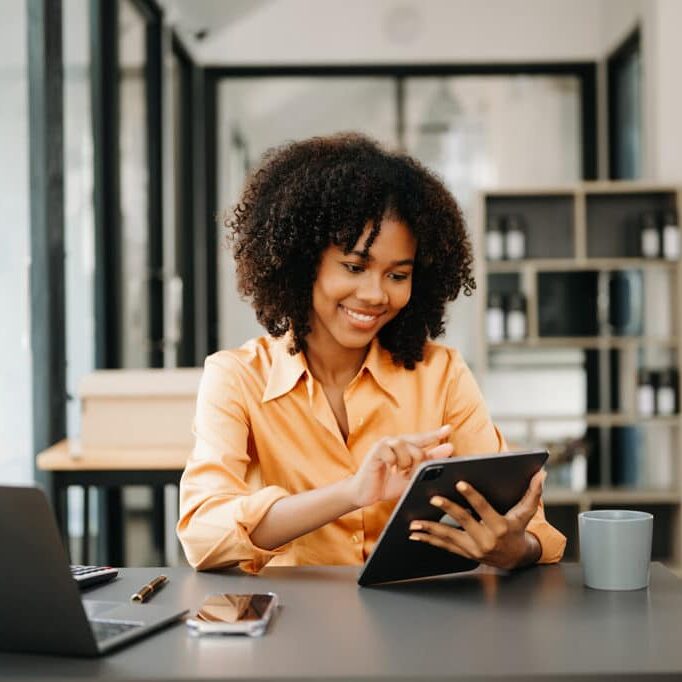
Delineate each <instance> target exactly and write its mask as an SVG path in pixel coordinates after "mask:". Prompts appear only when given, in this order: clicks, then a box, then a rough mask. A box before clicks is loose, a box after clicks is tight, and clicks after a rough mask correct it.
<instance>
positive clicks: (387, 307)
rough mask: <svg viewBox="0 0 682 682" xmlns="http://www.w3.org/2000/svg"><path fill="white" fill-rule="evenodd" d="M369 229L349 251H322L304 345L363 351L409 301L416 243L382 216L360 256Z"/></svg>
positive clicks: (402, 226) (407, 232)
mask: <svg viewBox="0 0 682 682" xmlns="http://www.w3.org/2000/svg"><path fill="white" fill-rule="evenodd" d="M371 227H372V224H371V222H369V223H368V224H367V226H366V227H365V230H364V231H363V233H362V235H361V236H360V239H358V241H357V243H356V244H355V246H354V247H353V249H352V250H351V252H350V253H347V254H345V253H344V252H343V249H341V248H340V247H337V246H330V247H328V248H327V249H326V250H325V251H323V252H322V257H321V260H320V267H319V270H318V273H317V279H316V280H315V283H314V285H313V309H312V313H311V319H310V325H311V329H312V331H311V332H310V334H309V335H308V337H307V339H306V341H307V342H308V344H309V345H310V344H313V345H315V344H325V345H324V347H325V348H326V349H327V350H329V349H330V347H331V346H333V345H335V346H337V347H338V349H339V350H340V351H341V350H346V351H347V350H358V349H363V348H365V347H366V346H368V345H369V343H370V342H371V341H372V339H373V338H374V337H375V336H376V335H377V334H378V333H379V330H380V329H381V328H382V327H383V326H384V325H386V324H387V323H388V322H390V321H391V320H392V319H393V318H394V317H395V316H396V315H397V314H398V313H399V312H400V311H401V310H402V309H403V308H404V307H405V306H406V305H407V303H408V302H409V300H410V294H411V293H412V270H413V267H414V259H415V254H416V251H417V241H416V239H415V238H414V236H413V234H412V232H411V231H410V229H409V228H408V227H407V225H406V224H405V223H403V222H402V221H400V220H398V219H397V218H393V217H389V216H385V217H384V219H383V220H382V221H381V230H380V231H379V234H378V235H377V237H376V239H375V240H374V243H373V244H372V246H371V248H370V249H369V257H368V258H363V256H362V251H363V248H364V244H365V242H366V240H367V237H368V236H369V234H370V232H371Z"/></svg>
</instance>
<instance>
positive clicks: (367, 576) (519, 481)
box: [358, 450, 548, 585]
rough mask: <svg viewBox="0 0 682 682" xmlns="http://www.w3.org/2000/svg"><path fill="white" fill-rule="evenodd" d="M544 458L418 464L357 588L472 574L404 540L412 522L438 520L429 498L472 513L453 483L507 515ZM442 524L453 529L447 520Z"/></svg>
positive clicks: (442, 553) (444, 555)
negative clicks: (475, 492) (436, 497)
mask: <svg viewBox="0 0 682 682" xmlns="http://www.w3.org/2000/svg"><path fill="white" fill-rule="evenodd" d="M547 456H548V455H547V451H546V450H530V451H525V452H513V453H496V454H494V455H477V456H472V457H453V458H450V459H438V460H430V461H428V462H423V463H422V464H421V465H420V466H419V468H418V469H417V470H416V471H415V472H414V474H413V476H412V480H411V481H410V483H409V485H408V486H407V488H406V490H405V492H404V493H403V495H402V497H401V498H400V500H399V501H398V504H397V505H396V507H395V509H394V510H393V514H391V517H390V518H389V520H388V523H387V524H386V526H385V528H384V530H383V532H382V533H381V535H380V536H379V539H378V540H377V543H376V545H375V546H374V550H373V551H372V553H371V554H370V555H369V557H368V558H367V561H366V562H365V566H364V568H363V569H362V572H361V573H360V577H359V578H358V584H360V585H375V584H378V583H386V582H393V581H396V580H409V579H412V578H425V577H430V576H435V575H445V574H447V573H457V572H460V571H470V570H472V569H474V568H476V567H477V566H478V562H477V561H474V560H472V559H467V558H465V557H462V556H459V555H457V554H452V553H451V552H448V551H447V550H444V549H441V548H440V547H434V546H433V545H429V544H426V543H424V542H415V541H414V540H409V539H408V538H409V535H410V530H409V527H410V523H411V522H412V521H414V520H416V519H423V520H425V521H440V520H441V519H442V518H443V511H442V510H440V509H438V508H437V507H434V506H433V505H432V504H430V503H429V500H430V499H431V498H432V497H433V496H434V495H440V496H442V497H446V498H448V499H450V500H452V501H453V502H456V503H457V504H459V505H461V506H463V507H466V508H467V509H471V506H470V505H469V503H468V502H467V501H466V500H465V498H464V497H462V495H460V494H459V493H458V492H457V490H456V489H455V484H456V483H457V482H458V481H466V482H467V483H470V484H471V485H472V486H473V487H474V488H475V489H476V490H478V492H480V493H481V494H482V495H483V496H484V497H485V498H486V499H487V500H488V502H489V503H490V504H491V505H492V506H493V507H494V508H495V510H496V511H497V512H499V513H500V514H506V513H507V512H508V511H509V510H510V509H511V508H512V507H513V506H514V505H515V504H516V503H517V502H518V501H519V500H520V499H521V498H522V497H523V495H524V493H525V492H526V490H527V489H528V486H529V484H530V480H531V478H532V477H533V475H534V474H535V473H537V472H538V471H539V470H540V469H541V468H542V466H543V464H544V463H545V461H546V460H547ZM472 512H473V510H472ZM473 513H474V516H475V517H476V518H478V515H477V514H476V513H475V512H473ZM444 520H445V521H446V522H449V523H454V521H453V520H452V519H450V517H447V519H444Z"/></svg>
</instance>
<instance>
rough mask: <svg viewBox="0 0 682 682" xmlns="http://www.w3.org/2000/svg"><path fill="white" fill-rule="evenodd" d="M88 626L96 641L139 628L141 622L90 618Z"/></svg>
mask: <svg viewBox="0 0 682 682" xmlns="http://www.w3.org/2000/svg"><path fill="white" fill-rule="evenodd" d="M90 626H91V627H92V632H93V634H94V635H95V639H96V640H97V641H98V642H103V641H104V640H107V639H111V638H112V637H116V635H121V634H123V633H124V632H128V631H130V630H135V629H136V628H141V627H142V623H131V622H129V621H125V620H91V621H90Z"/></svg>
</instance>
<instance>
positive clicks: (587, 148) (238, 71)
mask: <svg viewBox="0 0 682 682" xmlns="http://www.w3.org/2000/svg"><path fill="white" fill-rule="evenodd" d="M204 71H205V74H204V77H205V80H206V84H207V86H206V88H205V93H204V98H203V99H202V101H204V102H205V107H206V110H207V116H206V118H205V119H204V120H205V121H206V125H207V132H206V140H207V151H206V166H205V167H206V172H207V176H206V177H207V178H210V179H211V182H210V183H209V184H208V185H207V188H206V195H205V201H206V202H207V206H206V209H205V216H206V220H207V224H208V225H209V226H214V225H215V216H216V214H217V212H218V206H217V205H216V201H217V167H216V160H215V151H214V150H215V149H216V144H217V131H216V120H217V111H216V106H217V105H216V91H217V84H218V82H219V81H220V80H221V79H223V78H277V77H320V78H348V77H372V76H375V77H390V78H395V79H396V112H397V131H396V139H397V140H398V142H399V145H400V146H402V145H403V141H404V127H405V122H404V98H405V88H404V82H405V79H406V78H414V77H433V76H509V75H547V76H557V75H565V76H575V77H576V78H578V79H579V81H580V94H581V130H582V142H583V144H582V176H583V179H584V180H596V179H597V172H598V166H597V164H598V161H597V152H598V150H597V106H598V103H597V64H596V62H556V63H552V62H547V63H526V62H517V63H498V64H487V63H486V64H384V65H377V64H359V65H353V66H351V65H312V66H301V65H281V66H209V67H206V69H205V70H204ZM197 95H198V93H197ZM209 232H213V234H214V235H215V230H209ZM204 243H205V244H206V247H207V248H209V249H213V250H209V252H208V253H210V254H215V243H214V242H213V243H211V241H210V238H209V239H206V240H205V242H204ZM216 260H217V259H216V258H209V259H208V262H207V263H206V265H207V268H206V283H205V286H206V289H207V292H211V294H210V296H211V298H210V300H207V299H204V298H203V293H202V291H201V290H200V289H198V290H197V300H198V301H199V302H201V301H204V300H206V301H207V302H206V305H207V307H208V310H209V313H208V314H207V317H206V320H205V322H206V324H207V325H208V327H207V331H206V333H207V342H208V348H207V350H208V352H212V351H214V350H217V339H218V316H217V302H216V300H215V295H216V294H217V280H216V276H217V273H216V270H217V263H216V262H215V261H216ZM200 322H203V320H199V319H198V320H197V324H199V323H200ZM200 329H201V327H198V330H200ZM198 333H199V332H198ZM197 352H198V353H200V349H199V348H197Z"/></svg>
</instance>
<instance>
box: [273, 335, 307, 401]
mask: <svg viewBox="0 0 682 682" xmlns="http://www.w3.org/2000/svg"><path fill="white" fill-rule="evenodd" d="M291 341H292V337H291V333H288V334H285V335H284V336H283V337H282V338H280V339H275V340H274V341H273V344H272V366H271V367H270V374H269V376H268V383H267V385H266V386H265V391H264V393H263V400H262V402H264V403H266V402H268V401H269V400H275V398H279V397H280V396H283V395H284V394H286V393H289V391H291V390H292V389H293V388H294V386H296V384H297V383H298V380H299V379H300V378H301V376H302V375H303V374H304V373H307V372H308V363H307V362H306V360H305V355H303V353H301V352H300V351H299V352H298V353H296V355H291V354H290V353H289V345H290V344H291Z"/></svg>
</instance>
